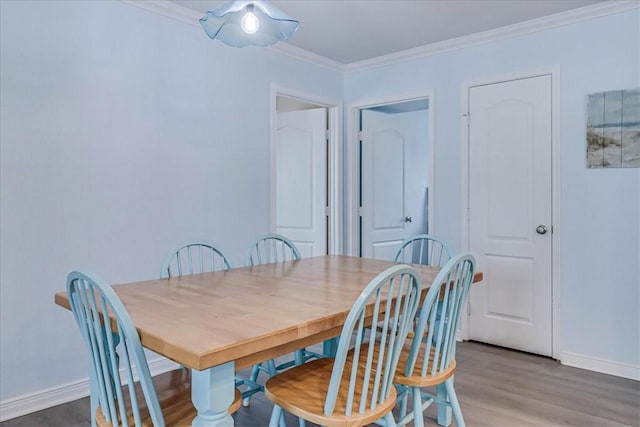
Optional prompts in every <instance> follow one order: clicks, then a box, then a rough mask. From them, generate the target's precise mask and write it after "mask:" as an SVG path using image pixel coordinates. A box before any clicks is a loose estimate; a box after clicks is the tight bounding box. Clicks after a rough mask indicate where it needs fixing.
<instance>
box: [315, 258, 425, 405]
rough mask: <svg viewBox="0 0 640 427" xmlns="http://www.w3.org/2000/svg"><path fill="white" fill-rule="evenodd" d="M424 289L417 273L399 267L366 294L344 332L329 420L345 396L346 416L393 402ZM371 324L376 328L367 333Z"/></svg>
mask: <svg viewBox="0 0 640 427" xmlns="http://www.w3.org/2000/svg"><path fill="white" fill-rule="evenodd" d="M421 287H422V285H421V282H420V277H419V275H418V273H417V271H416V270H414V269H413V268H411V267H409V266H408V265H395V266H392V267H390V268H388V269H386V270H385V271H383V272H382V273H380V274H378V275H377V276H376V277H375V278H374V279H373V280H372V281H371V282H370V283H369V284H368V285H367V287H366V288H365V289H364V290H363V291H362V293H361V294H360V296H359V297H358V299H357V300H356V302H355V303H354V304H353V306H352V308H351V310H350V312H349V315H348V316H347V320H346V321H345V324H344V326H343V328H342V333H341V335H340V341H339V343H338V349H337V352H336V357H335V359H334V365H333V371H332V373H331V380H330V383H329V390H328V392H327V398H326V401H325V406H324V412H325V415H333V413H334V411H335V410H336V399H337V396H338V394H340V395H341V396H342V397H344V395H345V394H346V406H345V414H344V415H347V416H349V415H351V414H352V413H363V412H364V411H366V410H368V409H374V408H375V407H376V406H377V405H378V404H381V403H382V402H384V401H385V400H386V399H388V398H389V396H390V393H391V388H392V384H393V375H394V372H395V370H396V367H397V364H398V358H399V356H400V352H401V350H402V348H403V346H404V343H405V339H406V337H407V333H408V332H409V330H410V325H411V321H412V319H413V318H414V316H415V314H416V311H417V309H418V302H419V300H420V292H421ZM371 324H373V325H378V328H371V329H370V328H368V327H367V326H368V325H371ZM367 334H369V336H368V339H367ZM352 342H353V346H352V345H351V344H352ZM349 361H351V362H349ZM353 361H356V362H353ZM347 362H349V363H347Z"/></svg>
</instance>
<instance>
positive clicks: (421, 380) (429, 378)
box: [393, 340, 456, 387]
mask: <svg viewBox="0 0 640 427" xmlns="http://www.w3.org/2000/svg"><path fill="white" fill-rule="evenodd" d="M411 344H412V340H407V342H406V343H405V345H404V349H403V350H402V353H400V359H399V360H398V368H397V369H396V375H395V377H394V379H393V382H394V383H396V384H401V385H406V386H412V387H430V386H433V385H437V384H441V383H443V382H444V381H446V380H447V379H448V378H449V377H451V376H452V375H453V374H454V373H455V371H456V359H455V358H453V359H451V362H449V366H447V367H446V368H445V369H443V370H438V371H439V372H438V374H437V375H428V374H427V375H425V376H422V375H420V370H421V369H422V365H423V362H424V358H425V354H426V346H427V343H425V342H423V343H422V345H421V346H420V350H419V353H418V358H417V360H416V364H415V367H414V368H413V373H412V374H413V375H409V376H405V375H404V369H405V367H406V366H407V359H408V357H409V351H410V350H411ZM434 353H435V348H433V347H432V348H431V351H430V353H429V365H428V367H427V372H431V368H432V367H433V356H434Z"/></svg>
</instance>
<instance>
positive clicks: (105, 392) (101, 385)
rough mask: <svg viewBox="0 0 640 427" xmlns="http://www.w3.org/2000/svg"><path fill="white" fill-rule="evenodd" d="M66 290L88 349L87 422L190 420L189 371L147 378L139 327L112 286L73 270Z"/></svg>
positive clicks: (192, 413)
mask: <svg viewBox="0 0 640 427" xmlns="http://www.w3.org/2000/svg"><path fill="white" fill-rule="evenodd" d="M67 294H68V296H69V302H70V305H71V310H72V312H73V315H74V316H75V319H76V322H77V323H78V326H79V327H80V332H81V333H82V337H83V338H84V341H85V343H86V345H87V348H88V350H89V378H90V380H89V381H90V387H91V397H90V402H91V425H92V426H96V425H98V426H120V425H123V426H129V425H135V426H151V425H153V426H164V425H188V424H190V422H191V420H192V419H193V418H194V417H195V416H196V410H195V408H194V407H193V404H192V403H191V386H190V384H191V381H190V376H191V375H190V372H189V371H188V370H186V369H179V370H176V371H172V372H168V373H165V374H162V375H160V376H157V377H155V378H153V379H152V378H151V374H150V372H149V366H148V364H147V360H146V359H145V356H144V351H143V349H142V344H141V343H140V338H139V336H138V333H137V331H136V329H135V327H134V325H133V322H132V321H131V318H130V317H129V314H128V312H127V310H126V308H125V307H124V305H123V304H122V302H121V301H120V298H118V296H117V295H116V293H115V292H114V290H113V289H112V288H111V286H109V285H108V284H107V283H105V282H104V281H103V280H101V279H99V278H97V277H96V276H95V275H91V276H90V275H88V274H86V273H82V272H78V271H74V272H71V273H70V274H69V275H68V277H67ZM114 337H117V339H114ZM133 366H135V369H136V373H137V376H138V378H139V381H138V382H134V374H133ZM123 379H124V381H123ZM240 401H241V398H240V392H239V391H236V399H235V401H234V404H233V406H232V407H231V408H230V411H233V412H235V411H236V410H237V409H238V407H239V406H240Z"/></svg>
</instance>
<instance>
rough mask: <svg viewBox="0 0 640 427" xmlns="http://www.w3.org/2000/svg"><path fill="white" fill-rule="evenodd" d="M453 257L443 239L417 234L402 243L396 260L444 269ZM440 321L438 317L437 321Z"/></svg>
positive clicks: (410, 335) (411, 333) (410, 336)
mask: <svg viewBox="0 0 640 427" xmlns="http://www.w3.org/2000/svg"><path fill="white" fill-rule="evenodd" d="M452 256H453V251H452V250H451V248H450V247H449V245H447V244H446V243H445V242H444V241H442V240H441V239H439V238H437V237H436V236H433V235H431V234H416V235H415V236H413V237H410V238H408V239H407V240H405V241H403V242H402V244H401V245H400V247H399V248H398V250H397V251H396V255H395V258H394V260H395V261H396V262H403V263H405V264H421V265H430V266H433V267H442V266H443V265H444V264H446V262H447V261H449V260H450V259H451V257H452ZM438 313H439V312H438ZM439 319H440V316H439V315H438V316H437V317H436V320H439ZM409 338H413V331H412V332H410V333H409Z"/></svg>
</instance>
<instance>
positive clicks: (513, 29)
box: [345, 0, 640, 72]
mask: <svg viewBox="0 0 640 427" xmlns="http://www.w3.org/2000/svg"><path fill="white" fill-rule="evenodd" d="M633 9H638V10H640V3H639V2H638V1H637V0H622V1H613V0H609V1H605V2H602V3H596V4H593V5H590V6H585V7H581V8H578V9H571V10H568V11H565V12H560V13H556V14H553V15H549V16H544V17H541V18H536V19H531V20H529V21H524V22H520V23H517V24H512V25H507V26H504V27H500V28H495V29H492V30H487V31H483V32H480V33H475V34H470V35H468V36H463V37H457V38H455V39H450V40H444V41H442V42H438V43H432V44H428V45H424V46H420V47H416V48H413V49H407V50H403V51H400V52H395V53H392V54H389V55H384V56H378V57H376V58H371V59H365V60H363V61H358V62H352V63H350V64H346V65H345V70H346V71H347V72H351V71H363V70H366V69H370V68H377V67H381V66H385V65H392V64H396V63H398V62H404V61H408V60H412V59H417V58H424V57H427V56H432V55H437V54H440V53H444V52H450V51H454V50H458V49H464V48H468V47H473V46H477V45H480V44H485V43H490V42H495V41H499V40H505V39H509V38H513V37H517V36H521V35H525V34H531V33H536V32H539V31H544V30H549V29H552V28H557V27H561V26H564V25H571V24H575V23H578V22H582V21H588V20H590V19H595V18H600V17H602V16H606V15H611V14H614V13H620V12H626V11H630V10H633Z"/></svg>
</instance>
